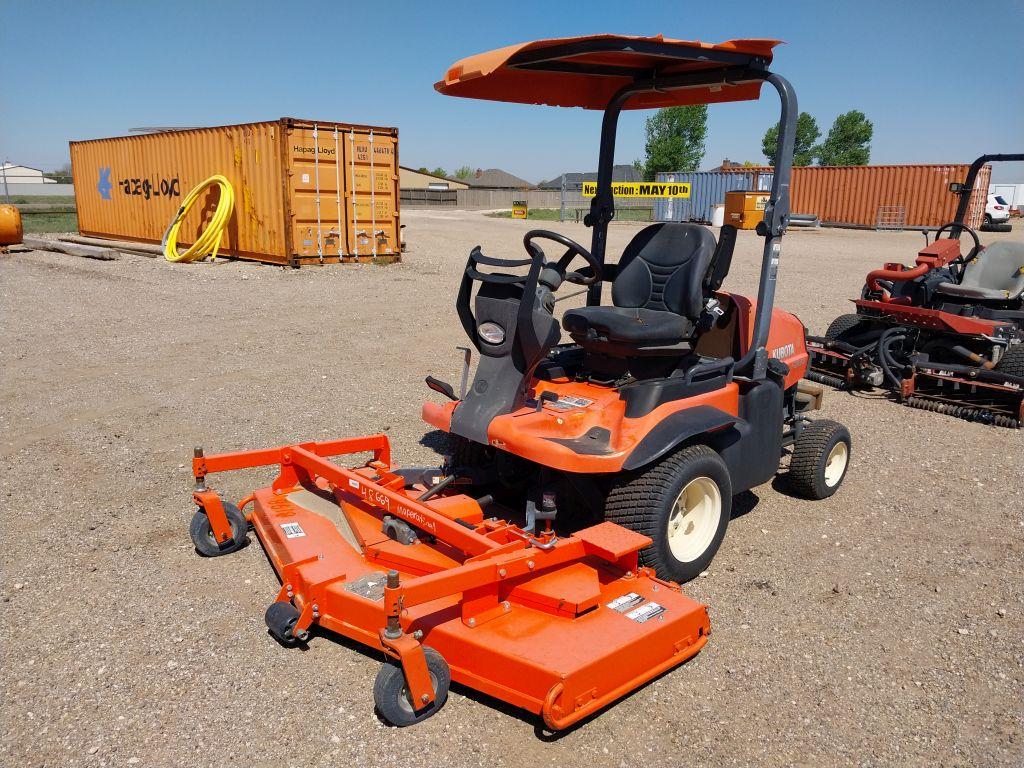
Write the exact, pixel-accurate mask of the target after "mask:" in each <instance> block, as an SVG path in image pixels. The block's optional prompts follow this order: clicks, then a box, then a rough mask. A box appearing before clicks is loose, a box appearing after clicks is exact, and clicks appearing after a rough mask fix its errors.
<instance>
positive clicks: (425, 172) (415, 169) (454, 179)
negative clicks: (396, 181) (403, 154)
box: [398, 165, 459, 181]
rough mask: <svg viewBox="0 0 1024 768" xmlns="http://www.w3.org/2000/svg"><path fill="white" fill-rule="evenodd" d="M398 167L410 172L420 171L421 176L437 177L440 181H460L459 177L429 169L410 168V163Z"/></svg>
mask: <svg viewBox="0 0 1024 768" xmlns="http://www.w3.org/2000/svg"><path fill="white" fill-rule="evenodd" d="M398 167H399V168H401V169H402V170H403V171H409V172H410V173H418V174H419V175H420V176H429V177H430V178H432V179H437V180H438V181H459V179H456V178H451V177H448V176H438V175H437V174H436V173H430V172H429V171H421V170H420V169H419V168H410V167H409V166H408V165H400V166H398Z"/></svg>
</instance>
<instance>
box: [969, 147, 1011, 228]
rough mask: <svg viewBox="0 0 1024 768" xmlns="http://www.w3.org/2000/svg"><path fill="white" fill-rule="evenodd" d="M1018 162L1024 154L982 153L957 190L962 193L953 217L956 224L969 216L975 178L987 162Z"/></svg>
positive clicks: (972, 164)
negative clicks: (968, 210)
mask: <svg viewBox="0 0 1024 768" xmlns="http://www.w3.org/2000/svg"><path fill="white" fill-rule="evenodd" d="M1005 161H1009V162H1016V161H1024V154H1012V155H982V156H981V157H979V158H978V159H977V160H975V161H974V162H973V163H971V167H970V168H969V169H968V171H967V179H966V180H965V181H964V183H963V184H962V185H961V189H960V190H959V191H957V192H956V194H958V195H960V202H959V203H957V206H956V216H955V217H954V218H953V222H952V223H954V224H963V223H964V217H965V216H967V208H968V207H969V206H970V204H971V194H972V193H973V192H974V180H975V179H976V178H977V176H978V173H979V172H980V171H981V169H982V168H983V167H984V166H985V163H992V162H996V163H999V162H1005Z"/></svg>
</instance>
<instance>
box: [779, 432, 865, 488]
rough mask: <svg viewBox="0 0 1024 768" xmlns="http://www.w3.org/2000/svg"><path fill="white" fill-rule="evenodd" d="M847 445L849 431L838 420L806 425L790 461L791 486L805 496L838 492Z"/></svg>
mask: <svg viewBox="0 0 1024 768" xmlns="http://www.w3.org/2000/svg"><path fill="white" fill-rule="evenodd" d="M850 444H851V441H850V432H849V430H847V428H846V427H844V426H843V425H842V424H840V423H839V422H836V421H830V420H829V419H819V420H818V421H812V422H810V423H809V424H805V425H804V427H803V429H801V430H800V435H799V437H797V439H796V443H795V444H794V445H793V456H792V458H791V459H790V461H789V474H788V475H787V479H788V480H789V485H790V487H791V488H792V489H793V490H794V491H795V492H796V493H797V494H798V495H800V496H803V497H804V498H807V499H826V498H828V497H829V496H831V495H832V494H833V493H835V492H836V491H838V490H839V486H840V485H842V483H843V479H844V478H845V477H846V470H847V469H848V468H849V466H850Z"/></svg>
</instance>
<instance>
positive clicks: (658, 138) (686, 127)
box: [644, 104, 708, 181]
mask: <svg viewBox="0 0 1024 768" xmlns="http://www.w3.org/2000/svg"><path fill="white" fill-rule="evenodd" d="M646 127H647V145H646V150H647V161H646V162H645V163H644V178H645V179H647V180H648V181H652V180H653V179H654V176H655V174H657V173H662V172H671V171H695V170H697V167H698V166H699V165H700V161H701V160H702V159H703V158H704V146H705V142H706V140H707V136H708V106H707V104H698V105H695V106H692V107H666V108H665V109H659V110H658V111H657V112H656V113H655V114H654V115H652V116H651V117H649V118H647V126H646Z"/></svg>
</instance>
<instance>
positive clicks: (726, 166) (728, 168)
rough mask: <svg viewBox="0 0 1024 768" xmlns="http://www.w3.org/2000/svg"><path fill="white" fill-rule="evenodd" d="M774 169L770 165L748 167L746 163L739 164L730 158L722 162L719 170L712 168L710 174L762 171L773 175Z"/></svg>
mask: <svg viewBox="0 0 1024 768" xmlns="http://www.w3.org/2000/svg"><path fill="white" fill-rule="evenodd" d="M771 170H772V167H771V166H770V165H747V164H745V163H737V162H734V161H732V160H730V159H729V158H728V157H727V158H725V159H724V160H722V164H721V165H720V166H718V167H717V168H712V169H711V170H710V171H709V173H722V172H723V171H724V172H733V173H734V172H736V171H740V172H743V171H761V172H767V173H771Z"/></svg>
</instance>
